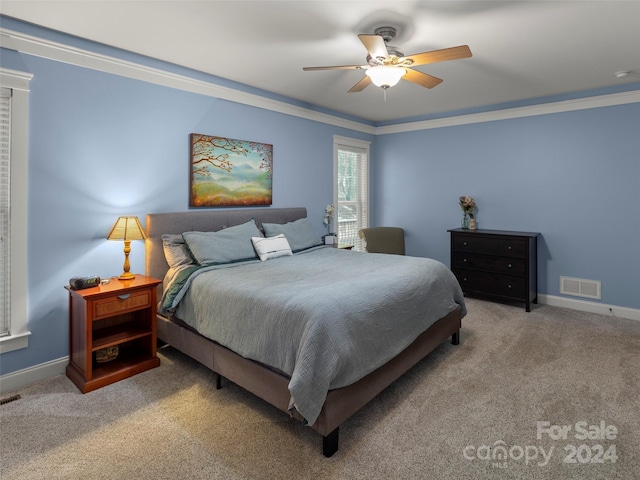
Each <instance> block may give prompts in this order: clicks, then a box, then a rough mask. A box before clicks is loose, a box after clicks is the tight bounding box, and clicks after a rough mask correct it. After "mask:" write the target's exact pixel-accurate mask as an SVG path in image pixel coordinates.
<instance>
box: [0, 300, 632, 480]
mask: <svg viewBox="0 0 640 480" xmlns="http://www.w3.org/2000/svg"><path fill="white" fill-rule="evenodd" d="M468 307H469V315H468V316H467V317H466V318H465V319H464V320H463V330H462V336H461V343H460V345H459V346H457V347H456V346H453V345H451V344H450V343H447V344H445V345H442V346H441V347H440V348H439V349H438V350H436V351H435V352H434V353H433V354H432V355H431V356H429V357H428V358H427V359H426V360H425V361H423V362H421V363H420V364H419V365H417V366H416V367H415V368H414V369H413V370H411V371H410V372H409V373H408V374H407V375H405V377H403V378H402V379H401V380H399V381H398V382H396V383H395V384H393V385H392V386H391V387H389V388H388V389H387V390H386V391H385V392H383V393H382V394H381V395H380V396H379V397H378V398H376V399H375V400H374V401H372V402H371V403H370V404H369V405H368V406H366V407H365V408H364V409H363V410H362V411H361V412H359V413H358V414H356V415H355V416H354V417H352V418H351V419H349V420H348V421H347V422H346V423H345V424H344V425H343V426H342V427H341V429H340V430H341V431H340V449H339V451H338V452H337V453H336V454H335V455H334V456H333V457H331V458H324V457H323V456H322V453H321V438H320V437H319V436H318V435H317V434H316V433H315V432H313V431H311V430H310V429H308V428H306V427H303V426H302V425H300V424H298V423H296V422H295V421H293V420H291V419H289V417H288V416H287V415H286V414H284V413H282V412H280V411H278V410H275V409H274V408H272V407H270V406H269V405H267V404H265V403H264V402H262V401H261V400H259V399H257V398H255V397H253V396H252V395H250V394H248V393H246V392H245V391H243V390H241V389H240V388H238V387H236V386H235V385H233V384H229V383H227V382H225V387H224V388H223V389H222V390H219V391H217V390H215V379H214V376H213V374H212V373H211V372H209V371H208V370H206V369H204V368H203V367H201V366H199V365H198V364H196V363H194V362H193V361H191V360H189V359H187V358H185V357H184V356H182V355H181V354H180V353H178V352H176V351H174V350H173V349H171V348H165V349H162V350H161V352H160V356H161V359H162V365H161V366H160V367H159V368H156V369H154V370H151V371H148V372H145V373H142V374H140V375H137V376H135V377H132V378H130V379H127V380H125V381H122V382H119V383H117V384H114V385H110V386H108V387H105V388H102V389H100V390H97V391H95V392H91V393H89V394H86V395H82V394H81V393H80V392H79V391H78V390H77V389H76V387H75V386H74V385H73V384H72V383H71V382H70V381H69V380H68V379H67V378H66V377H64V376H59V377H56V378H53V379H50V380H47V381H44V382H40V383H38V384H35V385H32V386H30V387H28V388H24V389H22V390H19V391H17V392H13V393H19V394H20V395H21V397H22V398H21V399H20V400H17V401H14V402H10V403H6V404H4V405H2V406H0V414H1V417H0V419H1V422H0V429H1V430H0V439H1V442H2V443H1V444H0V462H1V464H0V478H2V480H5V479H6V480H9V479H16V480H17V479H29V480H34V479H102V478H104V479H200V478H203V479H205V478H206V479H217V478H224V479H269V478H274V479H278V478H283V479H285V478H286V479H290V478H294V479H303V478H309V479H312V478H313V479H367V480H369V479H396V478H397V479H413V478H415V479H494V478H509V479H514V478H521V479H529V478H531V479H625V480H626V479H634V478H640V414H639V412H640V322H637V321H632V320H624V319H618V318H612V317H603V316H599V315H593V314H586V313H580V312H575V311H571V310H565V309H560V308H555V307H550V306H535V307H534V309H533V311H532V312H531V313H528V314H527V313H525V312H524V309H522V308H519V307H514V306H506V305H499V304H494V303H489V302H482V301H479V300H468ZM6 396H8V395H4V396H3V398H4V397H6ZM538 422H549V423H548V427H549V428H548V430H547V431H549V432H550V433H552V434H556V433H558V432H561V431H562V430H561V427H563V426H565V427H569V428H570V430H568V431H566V430H567V429H566V428H565V431H566V439H564V438H562V437H561V436H560V437H558V436H556V437H555V439H554V438H551V437H550V436H549V434H548V433H542V435H541V438H537V437H538ZM580 422H584V423H580ZM601 422H604V424H605V426H606V427H608V432H605V433H608V436H609V438H604V439H592V438H586V439H581V438H576V435H578V437H580V436H581V435H582V432H583V430H585V428H582V427H586V430H588V431H590V433H591V434H592V435H593V436H598V435H600V433H602V432H599V430H600V425H601ZM576 424H578V425H576ZM576 427H577V428H576ZM614 429H615V430H616V431H617V433H616V434H614V433H613V430H614ZM614 435H615V438H613V436H614ZM571 445H573V446H574V451H573V452H572V450H571V448H572V447H571ZM501 446H502V447H506V451H507V454H506V458H505V459H504V460H500V459H499V457H498V458H495V459H493V458H492V457H493V455H494V454H496V455H497V454H499V453H501V450H500V448H499V447H501ZM489 447H491V450H490V449H489ZM541 449H543V450H541ZM614 451H615V456H614V455H613V452H614ZM543 452H544V454H545V455H546V457H543ZM572 453H575V455H573V456H572V455H571V454H572ZM616 456H617V458H615V457H616ZM571 459H574V460H575V461H576V463H565V460H571Z"/></svg>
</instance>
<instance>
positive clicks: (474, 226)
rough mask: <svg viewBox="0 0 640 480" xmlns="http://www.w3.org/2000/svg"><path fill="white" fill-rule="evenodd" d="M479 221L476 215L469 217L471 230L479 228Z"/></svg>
mask: <svg viewBox="0 0 640 480" xmlns="http://www.w3.org/2000/svg"><path fill="white" fill-rule="evenodd" d="M477 225H478V224H477V223H476V219H475V217H471V218H470V219H469V230H475V229H476V228H477Z"/></svg>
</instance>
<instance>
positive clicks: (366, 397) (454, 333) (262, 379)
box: [145, 208, 462, 457]
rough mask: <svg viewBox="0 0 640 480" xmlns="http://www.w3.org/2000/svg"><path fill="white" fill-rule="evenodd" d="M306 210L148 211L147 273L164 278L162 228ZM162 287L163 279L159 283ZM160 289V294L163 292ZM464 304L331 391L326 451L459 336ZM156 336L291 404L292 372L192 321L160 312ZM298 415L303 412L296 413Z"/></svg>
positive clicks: (287, 218)
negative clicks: (357, 417) (351, 422)
mask: <svg viewBox="0 0 640 480" xmlns="http://www.w3.org/2000/svg"><path fill="white" fill-rule="evenodd" d="M306 216H307V210H306V208H261V209H257V208H256V209H243V210H208V211H190V212H178V213H156V214H148V215H147V217H146V233H147V236H148V238H147V240H146V260H145V273H146V275H148V276H150V277H154V278H158V279H163V278H164V276H165V274H166V272H167V270H168V268H169V266H168V265H167V262H166V260H165V257H164V251H163V247H162V238H161V237H162V235H163V234H181V233H183V232H188V231H217V230H220V229H222V228H225V227H229V226H233V225H239V224H241V223H244V222H247V221H249V220H251V219H252V218H253V219H255V221H256V223H257V224H258V227H260V228H261V227H262V223H263V222H266V223H286V222H291V221H294V220H297V219H299V218H304V217H306ZM159 288H160V289H161V288H162V285H160V286H159ZM160 294H161V291H160V292H159V294H158V298H161V295H160ZM461 319H462V316H461V310H460V309H457V310H455V311H453V312H451V313H449V314H448V315H447V316H445V317H443V318H441V319H440V320H438V321H437V322H436V323H434V324H433V325H432V326H431V327H430V328H429V329H428V330H426V331H425V332H423V333H422V334H421V335H420V336H419V337H418V338H417V339H416V340H415V341H414V342H413V343H412V344H411V345H409V347H407V348H406V349H405V350H404V351H402V352H401V353H400V354H399V355H398V356H396V357H395V358H393V359H391V360H390V361H389V362H387V363H386V364H385V365H383V366H382V367H380V368H378V369H377V370H375V371H374V372H372V373H370V374H369V375H367V376H365V377H364V378H362V379H360V380H358V381H357V382H355V383H353V384H352V385H348V386H346V387H343V388H338V389H335V390H331V391H329V393H328V394H327V398H326V400H325V403H324V406H323V408H322V411H321V412H320V415H319V417H318V419H317V420H316V422H315V423H314V424H313V425H311V428H313V429H314V430H316V431H317V432H318V433H320V434H321V435H322V437H323V444H322V451H323V454H324V455H325V456H327V457H330V456H331V455H333V454H334V453H335V452H336V451H337V450H338V431H339V426H340V425H341V424H342V423H343V422H344V421H345V420H347V419H348V418H349V417H350V416H351V415H353V414H354V413H356V412H357V411H358V410H360V408H362V407H363V406H364V405H366V404H367V403H368V402H369V401H370V400H371V399H373V398H374V397H375V396H376V395H378V394H379V393H380V392H381V391H382V390H384V389H385V388H386V387H387V386H389V385H390V384H391V383H392V382H394V381H395V380H397V379H398V378H399V377H400V376H402V375H403V374H404V373H405V372H406V371H407V370H409V369H410V368H411V367H413V366H414V365H415V364H416V363H418V362H419V361H420V360H422V359H423V358H424V357H425V356H426V355H427V354H429V353H430V352H431V351H433V350H434V349H435V348H436V347H438V346H439V345H440V344H441V343H443V342H444V341H446V340H447V338H449V337H451V341H452V343H453V344H454V345H457V344H458V343H459V341H460V328H461ZM157 331H158V339H159V340H161V341H163V342H166V343H168V344H169V345H171V346H172V347H173V348H175V349H177V350H179V351H181V352H182V353H184V354H186V355H188V356H189V357H191V358H193V359H195V360H197V361H198V362H200V363H201V364H203V365H204V366H206V367H207V368H209V369H211V370H212V371H214V372H215V373H216V374H217V375H218V380H217V385H216V386H217V388H220V387H221V377H225V378H227V379H228V380H230V381H231V382H233V383H235V384H237V385H239V386H241V387H242V388H244V389H246V390H248V391H249V392H251V393H253V394H254V395H257V396H258V397H260V398H262V399H263V400H265V401H267V402H269V403H270V404H272V405H274V406H275V407H277V408H279V409H280V410H282V411H284V412H288V410H289V400H290V393H289V389H288V384H289V377H288V376H286V375H284V374H282V373H279V372H277V371H275V370H273V369H270V368H268V367H265V366H264V365H262V364H260V363H258V362H255V361H253V360H248V359H246V358H244V357H242V356H240V355H238V354H236V353H234V352H233V351H231V350H229V349H228V348H225V347H223V346H222V345H220V344H218V343H216V342H214V341H211V340H209V339H207V338H205V337H203V336H202V335H200V334H198V333H196V332H195V331H193V330H192V329H191V328H189V327H188V326H185V325H184V324H180V323H178V322H176V321H173V320H171V319H168V318H166V317H164V316H162V315H158V325H157ZM298 418H299V419H300V420H302V418H300V417H299V416H298Z"/></svg>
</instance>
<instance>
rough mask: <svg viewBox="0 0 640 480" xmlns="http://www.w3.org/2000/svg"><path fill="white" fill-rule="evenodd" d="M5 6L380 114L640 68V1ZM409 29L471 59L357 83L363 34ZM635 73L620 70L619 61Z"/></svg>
mask: <svg viewBox="0 0 640 480" xmlns="http://www.w3.org/2000/svg"><path fill="white" fill-rule="evenodd" d="M0 13H2V14H4V15H8V16H11V17H15V18H18V19H22V20H25V21H28V22H31V23H35V24H38V25H42V26H45V27H49V28H52V29H55V30H59V31H63V32H67V33H70V34H73V35H76V36H79V37H83V38H87V39H90V40H95V41H97V42H101V43H104V44H108V45H112V46H115V47H119V48H122V49H125V50H129V51H133V52H136V53H141V54H144V55H147V56H150V57H154V58H158V59H161V60H166V61H168V62H171V63H175V64H179V65H183V66H186V67H190V68H193V69H196V70H200V71H203V72H207V73H211V74H213V75H217V76H219V77H223V78H227V79H230V80H234V81H237V82H241V83H243V84H247V85H251V86H253V87H258V88H261V89H264V90H267V91H270V92H274V93H277V94H281V95H285V96H287V97H291V98H294V99H297V100H299V101H303V102H308V103H310V104H313V105H317V106H320V107H324V108H327V109H331V110H335V111H338V112H343V113H346V114H350V115H354V116H357V117H360V118H363V119H369V120H372V121H389V120H394V119H402V118H409V117H414V116H422V115H430V114H437V113H441V112H448V111H454V110H460V109H469V108H474V107H481V106H484V105H492V104H499V103H503V102H511V101H517V100H524V99H529V98H536V97H543V96H548V95H556V94H564V93H569V92H577V91H582V90H589V89H595V88H599V87H607V86H612V85H620V84H623V83H630V82H638V81H640V0H624V1H616V0H606V1H592V0H589V1H578V0H562V1H545V0H536V1H481V0H445V1H438V2H433V1H397V0H388V1H386V2H379V1H366V0H360V1H348V0H347V1H328V0H318V1H291V0H290V1H274V0H258V1H213V0H208V1H190V0H180V1H179V0H174V1H155V0H144V1H131V0H129V1H118V0H107V1H105V0H102V1H101V0H90V1H88V0H84V1H62V0H48V1H32V0H21V1H16V0H2V2H1V3H0ZM382 25H391V26H395V27H397V28H398V36H397V37H396V39H395V40H394V41H393V42H391V44H392V45H394V46H397V47H399V49H400V50H401V51H402V52H404V54H405V55H410V54H414V53H419V52H424V51H429V50H436V49H441V48H447V47H453V46H457V45H464V44H466V45H469V47H470V48H471V51H472V53H473V57H472V58H467V59H462V60H455V61H450V62H443V63H438V64H431V65H424V66H419V67H414V68H416V69H417V70H420V71H422V72H425V73H429V74H431V75H434V76H436V77H439V78H442V79H443V80H444V81H443V82H442V83H441V84H440V85H438V86H437V87H435V88H433V89H431V90H429V89H426V88H423V87H420V86H417V85H414V84H412V83H409V82H406V81H401V82H400V83H399V84H398V85H397V86H395V87H393V88H391V89H389V90H388V91H387V99H386V102H385V100H384V98H383V91H382V90H381V89H380V88H377V87H375V86H373V85H371V86H369V87H368V88H366V89H365V90H364V91H363V92H360V93H347V90H349V88H351V87H352V86H353V85H354V84H355V83H356V82H358V81H359V80H360V79H361V78H362V76H363V72H362V71H356V70H338V71H315V72H303V71H302V67H305V66H323V65H353V64H365V63H366V61H365V57H366V50H365V49H364V47H363V45H362V43H361V42H360V41H359V40H358V37H357V34H358V33H373V30H374V29H375V28H376V27H378V26H382ZM621 70H631V71H633V72H638V74H637V75H634V74H632V75H630V76H628V77H627V78H623V79H618V78H616V76H615V75H614V73H615V72H618V71H621Z"/></svg>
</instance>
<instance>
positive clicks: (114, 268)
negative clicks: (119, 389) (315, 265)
mask: <svg viewBox="0 0 640 480" xmlns="http://www.w3.org/2000/svg"><path fill="white" fill-rule="evenodd" d="M12 26H13V25H12ZM0 66H2V67H5V68H10V69H15V70H20V71H24V72H29V73H32V74H33V75H34V77H33V79H32V81H31V84H30V87H31V93H30V112H29V113H30V122H29V123H30V124H29V129H30V130H29V180H28V188H29V194H28V201H29V206H28V217H29V218H28V229H29V230H28V295H29V299H28V311H29V313H28V315H29V320H28V326H29V330H30V331H31V332H32V335H31V336H30V337H29V347H28V348H27V349H23V350H17V351H13V352H9V353H5V354H3V355H2V357H1V361H0V374H6V373H10V372H13V371H16V370H20V369H24V368H27V367H30V366H34V365H39V364H41V363H44V362H47V361H51V360H55V359H58V358H61V357H64V356H66V355H68V353H69V344H68V335H69V330H68V304H67V302H68V297H67V292H66V290H64V288H63V287H64V285H66V284H67V283H68V281H69V278H71V277H72V276H75V275H84V274H97V275H100V276H101V277H104V278H108V277H111V276H114V275H119V274H120V273H122V266H123V260H124V254H123V244H122V243H121V242H110V241H107V240H106V239H105V237H106V235H107V233H108V232H109V229H110V228H111V226H112V225H113V223H114V222H115V220H116V219H117V217H118V216H119V215H138V216H139V217H140V219H141V221H142V222H143V223H144V220H145V214H146V213H150V212H165V211H185V210H188V195H189V176H188V175H189V163H188V162H189V134H190V133H205V134H211V135H218V136H225V137H230V138H237V139H242V140H252V141H257V142H261V143H270V144H272V145H273V149H274V165H273V169H274V170H273V207H290V206H302V207H306V208H307V210H308V214H309V218H310V219H311V220H312V222H313V224H314V227H315V228H316V230H317V232H318V235H319V236H320V235H322V233H323V231H324V226H323V224H322V220H323V218H324V209H325V207H326V205H327V204H329V203H331V202H332V198H333V135H342V136H348V137H352V138H358V139H361V140H368V141H372V140H373V137H372V136H371V135H366V134H363V133H359V132H355V131H351V130H346V129H343V128H338V127H335V126H330V125H326V124H322V123H318V122H314V121H309V120H304V119H300V118H297V117H293V116H288V115H284V114H279V113H274V112H270V111H267V110H263V109H259V108H254V107H249V106H245V105H241V104H238V103H233V102H229V101H224V100H219V99H215V98H211V97H207V96H202V95H197V94H193V93H187V92H183V91H179V90H175V89H170V88H166V87H161V86H157V85H152V84H149V83H145V82H141V81H137V80H131V79H128V78H124V77H120V76H116V75H110V74H105V73H101V72H98V71H94V70H89V69H85V68H80V67H76V66H72V65H68V64H63V63H58V62H54V61H51V60H47V59H43V58H38V57H33V56H29V55H23V54H19V53H17V52H14V51H8V50H5V49H2V50H1V56H0ZM168 68H169V67H168ZM131 247H132V253H131V256H130V260H131V271H132V272H141V273H143V272H144V244H143V243H142V242H132V246H131Z"/></svg>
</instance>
